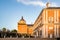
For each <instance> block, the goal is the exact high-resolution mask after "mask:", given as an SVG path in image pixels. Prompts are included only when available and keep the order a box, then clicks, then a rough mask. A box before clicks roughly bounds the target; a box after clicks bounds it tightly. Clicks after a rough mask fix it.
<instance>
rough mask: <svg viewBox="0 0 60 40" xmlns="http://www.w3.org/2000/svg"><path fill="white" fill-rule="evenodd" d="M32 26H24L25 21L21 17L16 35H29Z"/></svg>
mask: <svg viewBox="0 0 60 40" xmlns="http://www.w3.org/2000/svg"><path fill="white" fill-rule="evenodd" d="M32 26H33V24H26V21H25V20H24V19H23V17H22V18H21V20H20V21H19V22H18V33H20V34H30V35H31V34H32Z"/></svg>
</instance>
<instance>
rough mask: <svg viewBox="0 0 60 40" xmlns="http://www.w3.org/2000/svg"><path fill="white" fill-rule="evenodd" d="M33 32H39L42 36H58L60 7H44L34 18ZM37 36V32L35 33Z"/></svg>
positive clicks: (59, 34)
mask: <svg viewBox="0 0 60 40" xmlns="http://www.w3.org/2000/svg"><path fill="white" fill-rule="evenodd" d="M33 29H34V32H36V33H37V32H38V31H39V33H41V32H40V31H42V34H41V35H42V37H43V38H48V37H50V38H52V37H59V36H60V33H59V32H60V7H48V8H44V9H43V10H42V11H41V13H40V15H39V16H38V18H37V19H36V21H35V23H34V26H33ZM36 35H37V36H39V35H40V34H39V35H38V33H37V34H36Z"/></svg>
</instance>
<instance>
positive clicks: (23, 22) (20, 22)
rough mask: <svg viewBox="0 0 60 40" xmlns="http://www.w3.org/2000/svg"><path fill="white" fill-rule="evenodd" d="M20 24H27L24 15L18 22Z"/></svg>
mask: <svg viewBox="0 0 60 40" xmlns="http://www.w3.org/2000/svg"><path fill="white" fill-rule="evenodd" d="M18 23H19V24H26V21H25V20H24V18H23V16H22V17H21V19H20V21H19V22H18Z"/></svg>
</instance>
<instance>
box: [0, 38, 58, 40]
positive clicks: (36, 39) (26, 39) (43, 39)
mask: <svg viewBox="0 0 60 40" xmlns="http://www.w3.org/2000/svg"><path fill="white" fill-rule="evenodd" d="M0 40H57V39H54V38H52V39H50V38H48V39H47V38H0Z"/></svg>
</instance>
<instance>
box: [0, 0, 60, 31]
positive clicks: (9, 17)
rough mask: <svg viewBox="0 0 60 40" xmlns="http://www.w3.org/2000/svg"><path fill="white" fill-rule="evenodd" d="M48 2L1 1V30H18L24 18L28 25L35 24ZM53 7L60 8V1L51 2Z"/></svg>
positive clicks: (36, 0) (28, 0) (32, 0)
mask: <svg viewBox="0 0 60 40" xmlns="http://www.w3.org/2000/svg"><path fill="white" fill-rule="evenodd" d="M47 1H48V0H0V29H2V28H3V27H5V28H7V29H10V30H12V29H17V23H18V21H19V20H20V19H21V16H23V17H24V19H25V20H26V23H27V24H33V23H34V22H35V20H36V18H37V17H38V15H39V14H40V12H41V10H42V9H43V8H45V7H46V6H45V5H46V3H47ZM50 3H51V6H52V7H53V6H55V7H57V6H60V5H59V4H60V0H50Z"/></svg>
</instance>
